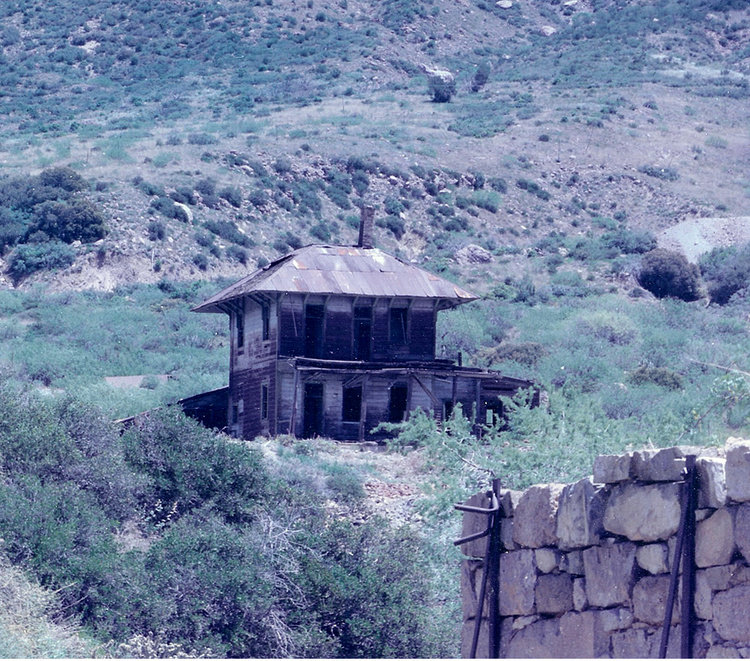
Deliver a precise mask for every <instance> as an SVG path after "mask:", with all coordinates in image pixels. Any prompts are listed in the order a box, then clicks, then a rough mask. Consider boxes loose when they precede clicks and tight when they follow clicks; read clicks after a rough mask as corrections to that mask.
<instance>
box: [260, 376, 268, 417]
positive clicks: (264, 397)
mask: <svg viewBox="0 0 750 661" xmlns="http://www.w3.org/2000/svg"><path fill="white" fill-rule="evenodd" d="M260 419H261V420H268V384H267V383H263V384H261V386H260Z"/></svg>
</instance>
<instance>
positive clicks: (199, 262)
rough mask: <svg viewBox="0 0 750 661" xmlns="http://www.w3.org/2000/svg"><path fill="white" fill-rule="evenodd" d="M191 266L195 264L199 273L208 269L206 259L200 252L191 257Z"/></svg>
mask: <svg viewBox="0 0 750 661" xmlns="http://www.w3.org/2000/svg"><path fill="white" fill-rule="evenodd" d="M193 264H195V265H196V266H197V267H198V268H199V269H200V270H201V271H205V270H206V269H208V257H206V255H205V254H204V253H202V252H198V253H196V254H195V255H193Z"/></svg>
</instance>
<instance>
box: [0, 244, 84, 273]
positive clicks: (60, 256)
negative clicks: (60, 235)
mask: <svg viewBox="0 0 750 661" xmlns="http://www.w3.org/2000/svg"><path fill="white" fill-rule="evenodd" d="M75 257H76V253H75V250H73V248H71V247H70V246H68V245H67V244H65V243H63V242H61V241H50V242H49V243H29V244H24V245H21V246H18V247H17V248H16V249H15V250H14V251H13V253H12V254H11V256H10V258H9V259H8V273H9V274H10V276H11V278H13V280H14V281H16V282H18V281H19V280H22V279H23V278H25V277H27V276H29V275H31V274H32V273H35V272H36V271H41V270H42V269H56V268H64V267H66V266H70V265H71V264H72V263H73V262H74V260H75Z"/></svg>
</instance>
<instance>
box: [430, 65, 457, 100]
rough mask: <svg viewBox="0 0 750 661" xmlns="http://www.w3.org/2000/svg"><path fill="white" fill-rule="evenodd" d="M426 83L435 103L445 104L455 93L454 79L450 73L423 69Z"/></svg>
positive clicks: (441, 70)
mask: <svg viewBox="0 0 750 661" xmlns="http://www.w3.org/2000/svg"><path fill="white" fill-rule="evenodd" d="M425 72H426V73H427V81H428V84H429V87H430V93H431V94H432V100H433V101H434V102H435V103H447V102H448V101H450V100H451V97H452V96H453V95H454V94H455V93H456V79H455V77H454V76H453V74H452V73H451V72H450V71H445V70H443V69H425Z"/></svg>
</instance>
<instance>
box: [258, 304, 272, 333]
mask: <svg viewBox="0 0 750 661" xmlns="http://www.w3.org/2000/svg"><path fill="white" fill-rule="evenodd" d="M260 311H261V316H262V318H263V341H264V342H265V341H266V340H267V339H268V338H269V337H270V327H271V308H270V307H269V306H268V305H262V306H261V309H260Z"/></svg>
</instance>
